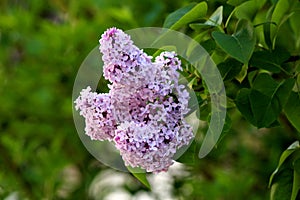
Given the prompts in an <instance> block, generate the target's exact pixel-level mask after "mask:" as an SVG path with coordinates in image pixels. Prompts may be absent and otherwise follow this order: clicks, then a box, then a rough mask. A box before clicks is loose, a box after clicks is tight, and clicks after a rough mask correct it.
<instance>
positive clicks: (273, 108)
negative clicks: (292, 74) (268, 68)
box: [236, 73, 294, 128]
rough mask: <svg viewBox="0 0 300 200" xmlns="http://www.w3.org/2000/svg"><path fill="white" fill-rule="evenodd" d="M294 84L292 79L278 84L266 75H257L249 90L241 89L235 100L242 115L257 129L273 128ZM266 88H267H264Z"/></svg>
mask: <svg viewBox="0 0 300 200" xmlns="http://www.w3.org/2000/svg"><path fill="white" fill-rule="evenodd" d="M293 84H294V80H293V79H287V80H286V81H283V82H281V83H280V84H278V83H277V82H276V81H274V80H273V79H272V77H271V76H270V75H268V74H266V73H262V74H259V75H258V76H257V77H256V79H255V81H254V82H253V86H252V88H251V89H242V90H241V91H240V92H239V93H238V95H237V98H236V104H237V108H238V109H239V110H240V112H241V113H242V115H243V116H244V117H245V118H246V119H247V120H248V121H249V122H250V123H252V124H253V125H255V126H257V127H258V128H262V127H273V126H275V125H278V122H277V121H276V120H277V118H278V116H279V114H280V112H281V110H282V107H283V105H284V104H285V103H286V101H287V96H289V94H290V92H291V90H292V87H293ZM266 86H267V87H266Z"/></svg>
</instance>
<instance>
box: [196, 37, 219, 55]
mask: <svg viewBox="0 0 300 200" xmlns="http://www.w3.org/2000/svg"><path fill="white" fill-rule="evenodd" d="M200 45H201V46H202V47H203V48H204V49H205V50H206V51H207V53H208V54H211V53H212V51H213V50H215V48H216V43H215V41H214V40H213V39H208V40H205V41H203V42H201V43H200Z"/></svg>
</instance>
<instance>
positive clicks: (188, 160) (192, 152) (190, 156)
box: [176, 140, 197, 165]
mask: <svg viewBox="0 0 300 200" xmlns="http://www.w3.org/2000/svg"><path fill="white" fill-rule="evenodd" d="M196 147H197V144H196V142H195V140H194V141H193V142H192V144H191V145H190V146H189V148H188V149H187V151H186V152H184V154H182V155H181V156H180V157H179V158H178V159H177V160H176V161H177V162H180V163H184V164H188V165H191V164H194V163H195V158H196Z"/></svg>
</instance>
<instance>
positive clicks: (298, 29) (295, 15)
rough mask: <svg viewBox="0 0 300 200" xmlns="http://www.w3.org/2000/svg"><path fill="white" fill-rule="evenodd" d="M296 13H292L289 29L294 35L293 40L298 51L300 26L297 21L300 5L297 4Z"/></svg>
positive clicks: (299, 46)
mask: <svg viewBox="0 0 300 200" xmlns="http://www.w3.org/2000/svg"><path fill="white" fill-rule="evenodd" d="M296 9H297V11H295V12H294V13H293V15H292V16H291V17H290V19H289V21H290V25H291V28H292V30H293V32H294V34H295V40H296V44H295V46H296V49H297V50H298V51H299V49H300V26H299V19H300V3H298V4H297V8H296Z"/></svg>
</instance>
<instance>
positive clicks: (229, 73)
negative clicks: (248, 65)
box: [218, 59, 243, 81]
mask: <svg viewBox="0 0 300 200" xmlns="http://www.w3.org/2000/svg"><path fill="white" fill-rule="evenodd" d="M242 66H243V63H241V62H239V61H237V60H235V59H227V60H226V61H225V62H222V63H220V64H218V69H219V71H220V74H221V76H222V78H223V80H224V81H226V80H232V79H234V77H235V76H237V75H238V74H239V73H240V71H241V70H242Z"/></svg>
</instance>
